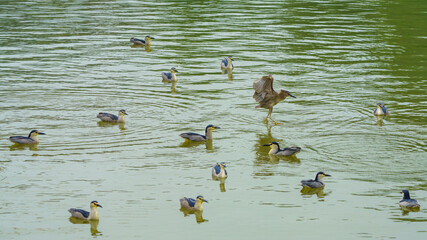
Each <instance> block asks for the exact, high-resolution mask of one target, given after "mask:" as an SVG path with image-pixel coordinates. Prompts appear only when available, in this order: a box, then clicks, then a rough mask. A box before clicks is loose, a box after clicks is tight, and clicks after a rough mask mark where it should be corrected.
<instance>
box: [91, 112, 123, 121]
mask: <svg viewBox="0 0 427 240" xmlns="http://www.w3.org/2000/svg"><path fill="white" fill-rule="evenodd" d="M96 117H97V118H99V119H101V120H103V121H117V120H119V117H117V116H116V115H114V114H111V113H103V112H100V113H98V115H97V116H96Z"/></svg>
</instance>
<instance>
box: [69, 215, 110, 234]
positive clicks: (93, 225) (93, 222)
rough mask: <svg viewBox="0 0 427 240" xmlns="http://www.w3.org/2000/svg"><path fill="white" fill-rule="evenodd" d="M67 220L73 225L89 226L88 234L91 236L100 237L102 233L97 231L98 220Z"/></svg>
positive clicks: (72, 218) (71, 218)
mask: <svg viewBox="0 0 427 240" xmlns="http://www.w3.org/2000/svg"><path fill="white" fill-rule="evenodd" d="M69 220H70V222H71V223H73V224H90V234H91V235H92V236H102V232H100V231H98V224H99V220H84V219H78V218H75V217H70V218H69Z"/></svg>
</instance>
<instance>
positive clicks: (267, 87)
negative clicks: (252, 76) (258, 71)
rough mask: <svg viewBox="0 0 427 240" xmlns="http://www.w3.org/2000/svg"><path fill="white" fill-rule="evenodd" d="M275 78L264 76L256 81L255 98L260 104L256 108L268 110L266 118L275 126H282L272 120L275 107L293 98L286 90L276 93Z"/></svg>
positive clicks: (254, 85)
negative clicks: (288, 98) (274, 87)
mask: <svg viewBox="0 0 427 240" xmlns="http://www.w3.org/2000/svg"><path fill="white" fill-rule="evenodd" d="M273 80H274V79H273V76H272V75H271V74H270V75H268V76H263V77H262V78H260V79H257V80H255V81H254V84H253V88H254V89H255V93H254V95H253V98H254V99H255V100H256V101H257V102H259V105H258V106H256V107H255V108H266V109H268V110H269V111H268V115H267V117H266V118H265V119H266V120H267V119H270V120H271V121H273V123H274V124H281V123H278V122H276V121H274V120H273V119H272V118H271V113H272V112H273V107H274V106H275V105H276V104H277V103H279V102H280V101H282V100H284V99H285V98H287V97H289V96H290V97H293V98H296V97H295V96H293V95H292V94H291V93H290V92H289V91H286V90H280V92H279V93H277V92H276V91H274V89H273Z"/></svg>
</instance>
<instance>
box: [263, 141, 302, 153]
mask: <svg viewBox="0 0 427 240" xmlns="http://www.w3.org/2000/svg"><path fill="white" fill-rule="evenodd" d="M263 146H269V147H270V148H271V149H270V151H269V152H268V154H270V155H276V156H292V155H294V154H297V153H299V152H300V151H301V148H300V147H287V148H284V149H280V146H279V144H278V143H277V142H271V143H268V144H264V145H263Z"/></svg>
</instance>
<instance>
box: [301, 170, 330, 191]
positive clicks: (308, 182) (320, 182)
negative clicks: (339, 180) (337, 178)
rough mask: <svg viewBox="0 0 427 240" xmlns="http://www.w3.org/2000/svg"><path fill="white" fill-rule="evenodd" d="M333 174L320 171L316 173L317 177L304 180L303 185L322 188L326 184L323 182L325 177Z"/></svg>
mask: <svg viewBox="0 0 427 240" xmlns="http://www.w3.org/2000/svg"><path fill="white" fill-rule="evenodd" d="M330 176H331V175H329V174H326V173H324V172H318V173H317V174H316V178H315V179H314V180H313V179H310V180H302V181H301V185H302V186H303V187H309V188H321V187H324V186H325V183H324V182H323V178H324V177H330Z"/></svg>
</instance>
